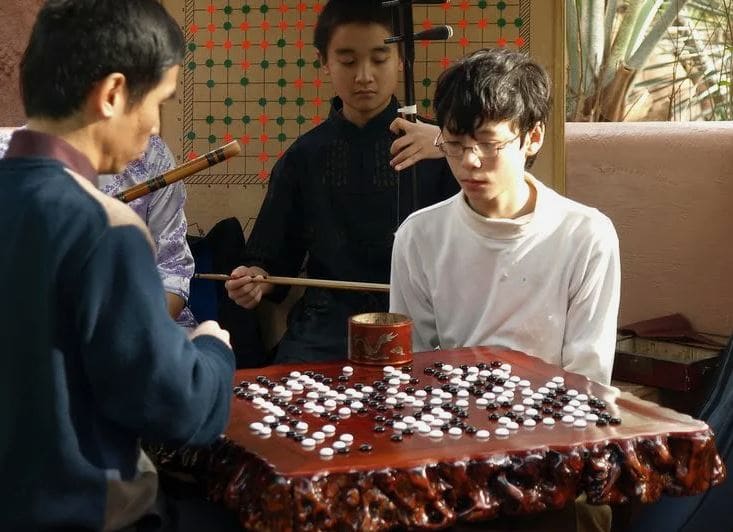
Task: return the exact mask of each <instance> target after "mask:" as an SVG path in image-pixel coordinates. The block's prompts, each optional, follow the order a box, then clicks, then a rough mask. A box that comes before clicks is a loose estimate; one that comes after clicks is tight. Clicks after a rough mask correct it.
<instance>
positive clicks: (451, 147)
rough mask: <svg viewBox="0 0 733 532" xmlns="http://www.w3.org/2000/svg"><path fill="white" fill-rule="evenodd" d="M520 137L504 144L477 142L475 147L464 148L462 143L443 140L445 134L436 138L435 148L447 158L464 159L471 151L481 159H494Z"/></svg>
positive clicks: (503, 142) (440, 134) (517, 136)
mask: <svg viewBox="0 0 733 532" xmlns="http://www.w3.org/2000/svg"><path fill="white" fill-rule="evenodd" d="M519 137H520V135H519V134H517V135H516V136H515V137H512V138H510V139H509V140H505V141H502V142H477V143H476V144H474V145H473V146H464V145H463V144H461V143H460V142H456V141H452V140H442V138H443V133H442V132H441V133H439V134H438V136H437V137H435V142H434V144H435V146H436V147H437V148H438V149H439V150H440V151H442V152H443V153H444V154H445V156H446V157H454V158H459V157H463V153H464V152H465V151H466V150H471V151H472V152H473V153H474V154H475V155H476V157H478V158H479V159H494V158H496V157H498V156H499V152H500V151H501V150H503V149H504V148H506V147H507V146H508V145H509V144H511V143H512V142H514V141H515V140H517V139H518V138H519Z"/></svg>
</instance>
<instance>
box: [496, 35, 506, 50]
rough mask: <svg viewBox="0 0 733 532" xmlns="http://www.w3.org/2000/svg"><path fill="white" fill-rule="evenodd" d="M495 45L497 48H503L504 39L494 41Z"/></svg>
mask: <svg viewBox="0 0 733 532" xmlns="http://www.w3.org/2000/svg"><path fill="white" fill-rule="evenodd" d="M496 45H497V46H498V47H499V48H504V47H505V46H506V39H505V38H504V37H501V38H500V39H499V40H498V41H496Z"/></svg>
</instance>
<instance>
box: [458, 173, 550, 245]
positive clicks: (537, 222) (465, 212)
mask: <svg viewBox="0 0 733 532" xmlns="http://www.w3.org/2000/svg"><path fill="white" fill-rule="evenodd" d="M525 180H526V181H527V183H529V185H530V186H531V187H534V189H535V190H536V191H537V199H536V201H535V209H534V211H533V212H531V213H529V214H525V215H524V216H520V217H519V218H486V217H485V216H481V215H480V214H478V213H477V212H476V211H474V210H473V209H471V207H470V206H469V205H468V202H467V201H466V197H465V196H464V195H463V193H462V192H461V193H459V194H458V195H457V197H456V201H455V205H456V208H457V210H458V217H459V218H460V220H461V221H462V222H463V223H464V224H466V225H467V226H468V228H469V229H470V230H471V231H473V232H474V233H476V234H478V235H479V236H481V237H483V238H490V239H494V240H512V239H517V238H522V237H525V236H527V235H528V234H531V233H533V232H535V231H537V230H538V228H540V227H542V225H543V221H546V218H547V216H548V215H549V214H550V209H549V208H548V205H547V204H548V202H549V201H550V199H551V194H550V190H549V189H548V188H547V187H546V186H545V185H544V184H543V183H542V182H541V181H539V180H537V179H536V178H535V177H534V176H532V175H531V174H529V173H526V174H525Z"/></svg>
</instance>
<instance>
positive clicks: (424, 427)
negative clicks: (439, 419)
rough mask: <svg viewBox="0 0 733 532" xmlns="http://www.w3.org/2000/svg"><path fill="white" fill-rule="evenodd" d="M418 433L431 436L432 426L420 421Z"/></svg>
mask: <svg viewBox="0 0 733 532" xmlns="http://www.w3.org/2000/svg"><path fill="white" fill-rule="evenodd" d="M417 431H418V432H419V433H420V434H429V433H430V432H431V431H432V429H431V428H430V425H428V424H427V423H425V422H423V421H420V422H419V423H417Z"/></svg>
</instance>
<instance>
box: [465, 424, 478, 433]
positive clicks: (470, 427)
mask: <svg viewBox="0 0 733 532" xmlns="http://www.w3.org/2000/svg"><path fill="white" fill-rule="evenodd" d="M465 431H466V434H476V427H474V426H473V425H466V429H465Z"/></svg>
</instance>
